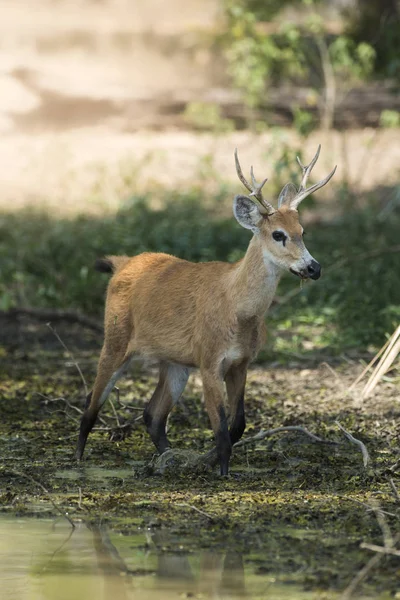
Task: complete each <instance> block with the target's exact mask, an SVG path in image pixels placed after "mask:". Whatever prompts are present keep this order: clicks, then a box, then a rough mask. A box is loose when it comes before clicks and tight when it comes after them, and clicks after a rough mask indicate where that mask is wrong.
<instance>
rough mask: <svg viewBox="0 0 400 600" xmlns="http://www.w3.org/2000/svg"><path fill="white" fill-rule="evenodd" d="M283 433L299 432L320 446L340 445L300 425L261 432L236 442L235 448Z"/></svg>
mask: <svg viewBox="0 0 400 600" xmlns="http://www.w3.org/2000/svg"><path fill="white" fill-rule="evenodd" d="M283 431H298V432H300V433H303V434H304V435H306V436H308V437H309V438H310V439H311V440H312V441H313V442H318V443H320V444H331V445H337V444H338V442H332V441H331V440H323V439H322V438H320V437H318V436H317V435H314V434H313V433H311V432H310V431H308V430H307V429H305V428H304V427H301V426H300V425H288V426H287V427H276V428H275V429H267V430H266V431H263V430H261V431H259V432H258V433H257V434H256V435H254V436H253V437H250V438H246V439H244V440H242V441H240V442H236V444H234V445H233V447H234V448H240V447H242V446H248V445H249V444H255V443H256V442H259V441H261V440H264V439H265V438H267V437H271V436H272V435H275V434H277V433H281V432H283Z"/></svg>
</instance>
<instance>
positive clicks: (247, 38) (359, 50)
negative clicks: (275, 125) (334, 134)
mask: <svg viewBox="0 0 400 600" xmlns="http://www.w3.org/2000/svg"><path fill="white" fill-rule="evenodd" d="M225 10H226V23H227V26H226V30H225V32H224V35H223V36H222V37H221V41H222V46H223V48H224V55H225V58H226V60H227V63H228V73H229V75H230V77H231V81H232V84H233V86H234V87H236V88H237V89H238V90H239V91H240V92H241V96H242V100H243V102H244V103H245V105H246V107H247V121H248V123H247V124H248V125H249V126H251V127H253V128H257V127H258V125H259V123H258V122H257V118H259V115H260V113H259V111H257V110H256V109H262V115H263V123H264V118H266V119H267V121H268V115H265V107H266V106H267V105H268V93H269V90H270V89H271V87H273V86H276V85H280V86H283V87H284V88H288V87H289V88H290V89H292V90H293V92H294V93H293V102H292V104H291V106H290V110H291V112H292V118H293V125H294V126H295V128H296V129H297V130H298V132H299V133H301V134H303V135H307V133H308V132H309V131H310V130H312V129H313V128H315V127H316V126H317V125H318V123H320V124H321V126H322V127H323V128H325V129H329V128H331V127H332V126H333V124H334V116H335V109H336V108H337V107H338V106H340V103H341V101H342V100H343V99H344V97H345V96H346V94H347V93H348V92H349V90H350V89H351V88H352V87H354V86H355V85H360V84H362V83H363V82H365V81H368V80H370V79H374V78H375V79H376V78H382V77H386V78H388V77H390V78H391V79H392V80H396V78H397V79H398V78H399V73H400V67H399V65H400V62H399V54H398V47H399V42H400V33H399V32H400V15H399V10H398V6H397V4H396V2H395V0H385V2H384V3H383V6H382V2H380V1H378V0H373V1H368V2H366V1H364V0H358V2H356V6H355V7H354V8H353V9H351V10H349V9H348V10H347V11H345V10H342V11H341V12H339V9H338V8H337V7H336V14H335V16H334V17H332V15H331V14H330V13H329V10H328V7H327V5H326V4H323V3H322V2H318V0H285V1H283V2H277V1H276V0H266V1H264V0H227V1H226V2H225ZM298 87H301V88H302V89H303V95H304V90H306V91H307V97H306V101H305V102H304V98H303V100H302V106H301V108H300V107H299V106H298V102H299V100H298V98H299V96H296V94H295V92H296V89H297V88H298ZM296 98H297V99H296ZM257 116H258V117H257Z"/></svg>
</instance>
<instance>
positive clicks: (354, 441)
mask: <svg viewBox="0 0 400 600" xmlns="http://www.w3.org/2000/svg"><path fill="white" fill-rule="evenodd" d="M335 424H336V425H337V426H338V427H339V429H340V430H341V431H343V433H344V435H345V436H346V438H347V439H348V440H349V442H350V443H351V444H354V445H355V446H358V447H359V448H360V450H361V453H362V456H363V463H364V467H367V466H368V464H369V462H370V460H371V459H370V457H369V454H368V450H367V448H366V446H365V444H363V442H361V440H357V439H356V438H355V437H354V436H352V435H351V433H349V432H348V431H347V430H346V429H345V428H344V427H343V426H342V425H341V424H340V423H339V421H335Z"/></svg>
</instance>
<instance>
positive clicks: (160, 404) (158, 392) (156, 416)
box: [143, 363, 189, 454]
mask: <svg viewBox="0 0 400 600" xmlns="http://www.w3.org/2000/svg"><path fill="white" fill-rule="evenodd" d="M188 377H189V371H188V369H186V368H185V367H181V366H179V365H175V364H172V363H161V365H160V378H159V380H158V384H157V387H156V389H155V391H154V394H153V395H152V397H151V399H150V401H149V403H148V404H147V406H146V408H145V411H144V414H143V419H144V422H145V424H146V427H147V431H148V432H149V435H150V437H151V439H152V441H153V444H154V445H155V447H156V448H157V450H158V452H159V453H160V454H162V453H163V452H165V451H166V450H168V448H170V444H169V441H168V438H167V434H166V431H165V427H166V424H167V419H168V415H169V413H170V411H171V409H172V407H173V405H174V403H175V402H177V401H178V400H179V398H180V396H181V394H182V392H183V390H184V389H185V385H186V383H187V380H188Z"/></svg>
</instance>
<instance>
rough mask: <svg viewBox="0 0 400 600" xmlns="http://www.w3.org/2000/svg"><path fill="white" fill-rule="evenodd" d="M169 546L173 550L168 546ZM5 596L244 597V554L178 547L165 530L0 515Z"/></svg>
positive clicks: (36, 599) (7, 599)
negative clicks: (122, 530) (121, 530)
mask: <svg viewBox="0 0 400 600" xmlns="http://www.w3.org/2000/svg"><path fill="white" fill-rule="evenodd" d="M166 547H168V548H169V549H168V550H166ZM0 581H1V594H0V597H1V598H2V600H11V599H12V600H14V599H18V600H56V599H57V600H75V599H77V598H82V599H83V598H93V597H95V598H96V600H110V599H112V600H133V599H135V600H144V599H146V600H147V599H149V600H153V598H154V599H156V598H157V599H160V598H163V599H164V598H165V599H169V598H171V599H172V598H193V597H194V598H196V597H202V598H221V599H224V600H225V599H226V600H228V599H229V598H235V599H237V598H241V597H243V596H244V594H245V588H244V570H243V560H242V557H241V555H239V554H237V553H234V552H227V553H226V554H225V555H220V554H214V553H212V552H209V551H205V552H203V553H199V554H191V555H188V554H187V553H185V552H184V551H182V549H181V548H179V546H178V547H176V550H175V551H174V549H173V547H172V541H171V539H170V537H169V535H168V533H167V532H165V531H155V532H150V531H147V532H143V533H140V532H139V533H138V534H137V535H135V536H124V535H121V534H118V533H115V532H113V531H112V530H109V529H108V528H107V527H106V526H105V525H101V524H88V525H86V524H83V523H82V524H80V525H78V527H77V528H76V529H75V530H72V529H70V528H68V524H65V523H64V522H63V521H59V522H55V523H51V522H49V521H43V520H36V519H35V520H33V519H32V520H30V519H26V520H23V519H18V520H16V519H14V520H9V519H7V518H4V517H2V518H0Z"/></svg>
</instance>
